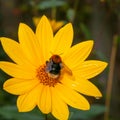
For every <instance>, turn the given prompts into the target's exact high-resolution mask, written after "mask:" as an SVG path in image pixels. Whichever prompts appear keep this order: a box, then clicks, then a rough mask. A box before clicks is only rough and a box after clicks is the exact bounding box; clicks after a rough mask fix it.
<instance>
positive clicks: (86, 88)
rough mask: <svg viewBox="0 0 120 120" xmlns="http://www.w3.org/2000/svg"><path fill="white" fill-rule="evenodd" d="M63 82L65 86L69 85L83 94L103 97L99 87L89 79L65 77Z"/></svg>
mask: <svg viewBox="0 0 120 120" xmlns="http://www.w3.org/2000/svg"><path fill="white" fill-rule="evenodd" d="M61 82H62V83H63V84H64V85H65V86H68V87H70V88H72V89H74V90H76V91H78V92H80V93H82V94H85V95H88V96H94V97H102V94H101V92H100V91H99V90H98V88H97V87H96V86H95V85H94V84H92V83H91V82H89V81H88V80H85V79H82V78H81V79H80V80H79V78H77V79H76V80H70V79H69V78H67V77H65V78H64V79H62V81H61Z"/></svg>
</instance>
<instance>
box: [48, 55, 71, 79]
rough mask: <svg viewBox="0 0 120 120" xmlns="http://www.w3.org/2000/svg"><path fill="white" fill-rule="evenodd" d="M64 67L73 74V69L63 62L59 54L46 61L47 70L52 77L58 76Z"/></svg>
mask: <svg viewBox="0 0 120 120" xmlns="http://www.w3.org/2000/svg"><path fill="white" fill-rule="evenodd" d="M62 68H65V70H66V72H67V73H68V74H69V75H72V71H71V70H70V69H69V68H68V67H67V66H66V65H65V64H64V63H63V62H62V60H61V57H60V56H59V55H53V56H52V57H51V58H50V59H49V61H46V72H47V73H48V75H49V76H50V77H51V78H58V77H59V76H60V73H61V69H62Z"/></svg>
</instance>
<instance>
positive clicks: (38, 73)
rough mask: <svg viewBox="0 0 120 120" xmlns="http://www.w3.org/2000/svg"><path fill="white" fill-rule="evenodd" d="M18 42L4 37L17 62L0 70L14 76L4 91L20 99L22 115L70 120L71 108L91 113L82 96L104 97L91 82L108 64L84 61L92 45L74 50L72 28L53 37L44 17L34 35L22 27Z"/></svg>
mask: <svg viewBox="0 0 120 120" xmlns="http://www.w3.org/2000/svg"><path fill="white" fill-rule="evenodd" d="M18 37H19V42H16V41H14V40H12V39H9V38H5V37H2V38H1V43H2V46H3V49H4V51H5V52H6V53H7V55H8V56H9V57H10V58H11V59H12V60H13V61H14V63H13V62H5V61H1V62H0V68H1V69H2V70H3V71H5V72H6V73H7V74H9V75H10V76H12V78H10V79H8V80H7V81H6V82H5V83H4V85H3V88H4V90H6V91H7V92H9V93H11V94H14V95H19V96H18V98H17V107H18V110H19V111H20V112H27V111H31V110H32V109H34V108H35V106H38V108H39V109H40V110H41V111H42V112H43V113H45V114H48V113H52V115H53V116H55V117H56V118H57V119H60V120H67V119H68V117H69V109H68V105H69V106H71V107H74V108H77V109H80V110H89V108H90V104H89V102H88V101H87V99H86V98H85V97H84V96H83V95H82V94H84V95H88V96H94V97H101V96H102V94H101V92H100V91H99V90H98V88H97V87H96V86H94V85H93V84H92V83H91V82H90V81H89V79H90V78H92V77H94V76H96V75H98V74H99V73H101V72H102V71H103V70H104V69H105V67H106V66H107V63H106V62H102V61H97V60H85V59H86V58H87V57H88V55H89V54H90V52H91V49H92V47H93V41H92V40H89V41H86V42H82V43H79V44H77V45H74V46H72V47H71V44H72V40H73V28H72V25H71V23H68V24H66V25H65V26H64V27H62V28H61V29H60V30H59V31H58V32H57V33H56V34H55V36H53V31H52V28H51V25H50V23H49V21H48V19H47V18H46V17H45V16H43V17H42V18H41V20H40V22H39V24H38V25H37V28H36V32H35V33H34V32H33V31H32V30H31V28H29V27H28V26H27V25H26V24H23V23H20V26H19V31H18Z"/></svg>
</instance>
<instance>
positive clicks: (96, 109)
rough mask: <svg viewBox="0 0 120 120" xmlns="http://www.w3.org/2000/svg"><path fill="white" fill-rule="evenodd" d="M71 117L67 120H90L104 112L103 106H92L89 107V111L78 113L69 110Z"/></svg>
mask: <svg viewBox="0 0 120 120" xmlns="http://www.w3.org/2000/svg"><path fill="white" fill-rule="evenodd" d="M70 112H71V115H70V119H69V120H77V119H82V120H92V119H93V118H95V117H96V116H98V115H100V114H102V113H104V112H105V106H103V105H97V104H94V105H92V106H91V109H90V110H88V111H80V110H76V109H73V108H71V109H70Z"/></svg>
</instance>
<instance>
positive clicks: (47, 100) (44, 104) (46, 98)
mask: <svg viewBox="0 0 120 120" xmlns="http://www.w3.org/2000/svg"><path fill="white" fill-rule="evenodd" d="M38 107H39V109H40V110H41V111H42V112H43V113H45V114H48V113H50V112H51V90H50V87H49V86H45V87H44V88H43V90H42V94H41V96H40V98H39V99H38Z"/></svg>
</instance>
